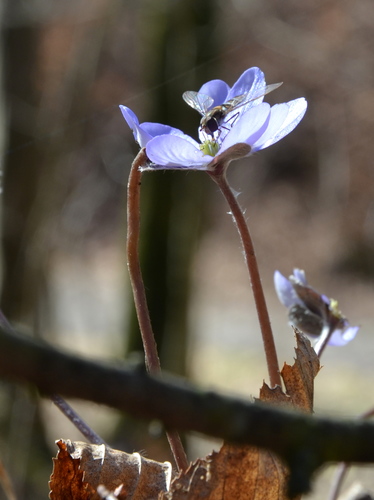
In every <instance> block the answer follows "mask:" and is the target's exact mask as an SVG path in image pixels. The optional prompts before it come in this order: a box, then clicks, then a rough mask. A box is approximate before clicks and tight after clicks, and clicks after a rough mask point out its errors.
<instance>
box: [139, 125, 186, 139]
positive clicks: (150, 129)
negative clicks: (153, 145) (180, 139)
mask: <svg viewBox="0 0 374 500" xmlns="http://www.w3.org/2000/svg"><path fill="white" fill-rule="evenodd" d="M140 127H141V128H142V129H143V130H144V131H145V132H147V133H148V134H149V135H150V136H151V137H157V136H158V135H167V134H173V135H179V136H185V134H184V133H183V132H182V131H181V130H179V129H178V128H174V127H171V126H170V125H163V124H162V123H154V122H144V123H142V124H141V125H140Z"/></svg>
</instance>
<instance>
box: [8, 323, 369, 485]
mask: <svg viewBox="0 0 374 500" xmlns="http://www.w3.org/2000/svg"><path fill="white" fill-rule="evenodd" d="M0 377H6V378H8V379H13V380H17V381H21V382H23V383H32V384H35V385H36V386H37V387H38V388H39V389H40V390H41V391H42V392H43V393H45V394H47V395H51V394H55V393H59V394H63V395H64V396H66V397H76V398H81V399H86V400H90V401H94V402H96V403H99V404H106V405H108V406H111V407H113V408H117V409H119V410H122V411H126V412H129V413H131V414H132V415H134V416H138V417H141V418H147V419H154V418H157V419H160V420H161V421H163V422H164V424H165V425H166V427H167V428H168V429H179V430H193V431H196V432H200V433H203V434H207V435H209V436H215V437H219V438H222V439H225V440H227V441H230V442H233V443H246V444H251V445H253V446H259V447H263V448H267V449H269V450H272V451H274V452H275V453H277V454H278V455H279V456H280V457H281V458H283V459H284V460H285V461H286V462H287V463H288V465H289V467H290V471H291V479H290V481H291V482H290V489H291V492H292V493H293V494H296V493H301V492H305V491H307V490H308V489H309V488H310V478H311V475H312V473H313V472H314V471H315V470H316V468H318V467H319V466H320V465H322V464H323V463H325V462H356V463H370V462H374V425H373V424H371V423H370V422H367V421H362V420H351V421H345V422H344V421H338V420H331V419H327V418H317V417H315V416H310V415H305V414H298V413H291V412H287V411H285V410H281V409H279V408H275V407H274V406H268V405H264V404H258V403H256V404H254V403H251V402H248V401H245V400H241V399H237V398H230V397H227V396H223V395H220V394H218V393H213V392H205V391H203V390H201V389H196V388H194V387H193V386H192V385H191V384H188V383H187V382H184V381H181V380H180V379H175V378H171V377H166V376H165V375H163V377H162V378H160V376H157V377H151V376H149V375H147V373H146V372H145V371H144V370H141V369H139V368H135V369H134V368H132V369H129V368H127V369H124V368H121V369H120V368H117V367H113V366H109V365H105V364H101V363H98V362H93V361H89V360H86V359H82V358H79V357H78V356H73V355H71V354H67V353H64V352H62V351H60V350H57V349H55V348H53V347H50V346H48V345H47V344H46V343H42V342H40V341H36V340H34V339H31V338H30V337H27V336H23V335H20V334H17V333H12V332H9V331H7V330H5V329H4V328H0Z"/></svg>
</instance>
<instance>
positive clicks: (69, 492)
mask: <svg viewBox="0 0 374 500" xmlns="http://www.w3.org/2000/svg"><path fill="white" fill-rule="evenodd" d="M56 444H57V446H58V447H59V452H58V453H57V457H56V458H54V459H53V460H54V467H53V472H52V475H51V480H50V482H49V486H50V494H49V496H50V498H51V500H88V499H90V500H99V499H100V498H102V497H101V496H100V495H99V494H98V493H97V488H98V486H99V485H104V487H105V488H106V489H107V490H108V491H110V492H113V491H116V497H117V498H119V499H121V500H123V499H126V500H130V499H131V500H133V499H134V500H135V499H137V498H146V499H148V500H152V499H157V497H158V494H159V492H160V491H166V490H167V489H168V488H169V485H170V481H171V475H172V468H171V464H170V463H169V462H164V463H160V462H155V461H154V460H149V459H146V458H144V457H142V456H141V455H140V454H139V453H133V454H132V455H130V454H128V453H125V452H122V451H118V450H113V449H112V448H109V447H108V446H105V445H91V444H87V443H81V442H72V441H70V440H66V441H65V440H59V441H57V442H56ZM121 486H122V488H120V487H121ZM117 492H118V493H117Z"/></svg>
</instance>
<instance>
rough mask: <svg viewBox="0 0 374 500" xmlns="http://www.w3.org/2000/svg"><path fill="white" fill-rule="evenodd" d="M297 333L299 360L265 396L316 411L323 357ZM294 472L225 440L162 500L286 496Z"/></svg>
mask: <svg viewBox="0 0 374 500" xmlns="http://www.w3.org/2000/svg"><path fill="white" fill-rule="evenodd" d="M295 333H296V340H297V347H296V349H295V351H296V359H295V363H294V364H293V366H289V365H287V364H285V366H284V368H283V370H282V372H281V375H282V378H283V380H284V384H285V387H286V392H283V390H282V388H281V387H275V388H274V389H271V388H270V387H269V386H268V385H267V384H263V386H262V388H261V390H260V400H261V401H263V402H267V403H271V404H275V405H277V406H287V407H294V408H298V409H301V410H303V411H308V412H311V411H312V409H313V387H314V378H315V376H316V375H317V373H318V371H319V360H318V358H317V356H316V353H315V351H314V350H313V349H312V347H311V344H310V342H309V340H308V339H306V338H305V337H304V336H303V335H301V334H300V333H299V332H297V331H296V332H295ZM288 478H289V471H288V469H287V467H286V466H285V465H284V464H283V463H282V462H281V461H280V460H279V458H278V457H277V456H276V455H274V454H273V453H272V452H270V451H267V450H260V449H258V448H255V447H253V446H234V445H231V444H228V443H225V444H224V445H223V446H222V448H221V450H220V451H219V452H218V453H213V454H212V455H210V456H208V457H207V458H206V459H205V460H202V459H201V460H197V461H196V462H195V463H193V464H192V465H191V466H190V467H189V469H188V470H187V471H186V472H185V473H184V474H183V473H182V474H180V475H179V476H178V477H176V478H175V479H174V480H173V482H172V484H171V487H170V491H169V492H166V493H163V494H162V495H160V499H162V500H197V499H199V498H201V499H204V500H286V499H287V498H288V497H287V484H288Z"/></svg>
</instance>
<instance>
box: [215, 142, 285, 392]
mask: <svg viewBox="0 0 374 500" xmlns="http://www.w3.org/2000/svg"><path fill="white" fill-rule="evenodd" d="M238 146H240V145H238ZM244 152H245V150H244ZM234 153H235V151H234ZM229 154H230V153H228V155H229ZM239 154H240V151H239ZM218 158H219V157H218ZM231 160H232V157H231V156H228V158H224V159H223V160H222V161H221V163H220V162H217V163H216V165H215V168H214V170H209V171H207V172H208V174H209V175H210V176H211V177H212V178H213V180H214V181H215V182H216V183H217V185H218V187H219V188H220V190H221V192H222V194H223V196H224V197H225V198H226V201H227V203H228V204H229V207H230V210H231V214H232V217H233V219H234V221H235V224H236V227H237V229H238V232H239V235H240V239H241V241H242V245H243V249H244V257H245V261H246V264H247V268H248V272H249V277H250V281H251V285H252V291H253V296H254V300H255V304H256V310H257V315H258V319H259V322H260V328H261V333H262V340H263V344H264V349H265V356H266V362H267V367H268V373H269V379H270V385H271V387H275V386H276V385H279V386H281V385H282V382H281V377H280V373H279V364H278V356H277V351H276V347H275V342H274V337H273V332H272V329H271V325H270V318H269V313H268V309H267V305H266V300H265V295H264V290H263V288H262V283H261V278H260V271H259V268H258V264H257V258H256V254H255V250H254V246H253V242H252V238H251V235H250V232H249V228H248V225H247V222H246V220H245V217H244V214H243V211H242V209H241V208H240V205H239V203H238V200H237V199H236V196H235V194H234V193H233V191H232V189H231V187H230V186H229V184H228V182H227V179H226V169H227V165H228V162H229V161H231Z"/></svg>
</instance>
